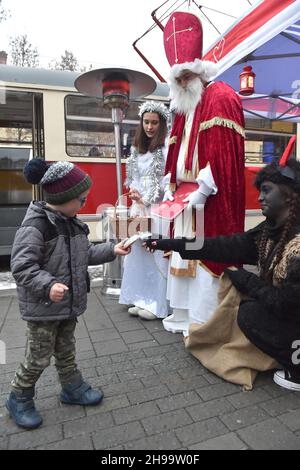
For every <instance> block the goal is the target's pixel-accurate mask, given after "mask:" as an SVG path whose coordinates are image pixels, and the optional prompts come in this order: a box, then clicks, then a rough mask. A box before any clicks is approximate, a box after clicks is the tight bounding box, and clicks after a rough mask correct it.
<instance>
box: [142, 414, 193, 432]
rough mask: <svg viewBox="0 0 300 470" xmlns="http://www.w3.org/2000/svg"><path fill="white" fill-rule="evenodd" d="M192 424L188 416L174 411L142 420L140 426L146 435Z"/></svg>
mask: <svg viewBox="0 0 300 470" xmlns="http://www.w3.org/2000/svg"><path fill="white" fill-rule="evenodd" d="M191 422H192V420H191V418H190V417H189V415H188V414H187V413H186V411H184V410H176V411H172V412H170V413H163V414H160V415H158V416H152V417H151V418H146V419H143V420H142V424H143V426H144V428H145V431H146V433H147V434H149V435H151V434H158V433H162V432H166V431H169V430H173V429H176V428H178V427H181V426H184V425H186V424H190V423H191Z"/></svg>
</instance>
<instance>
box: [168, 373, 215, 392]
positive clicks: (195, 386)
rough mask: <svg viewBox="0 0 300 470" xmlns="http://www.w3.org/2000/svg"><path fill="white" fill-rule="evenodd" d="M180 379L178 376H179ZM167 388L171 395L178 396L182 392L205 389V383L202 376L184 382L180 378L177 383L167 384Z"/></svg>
mask: <svg viewBox="0 0 300 470" xmlns="http://www.w3.org/2000/svg"><path fill="white" fill-rule="evenodd" d="M179 377H180V376H179ZM167 386H168V387H169V389H170V390H171V392H172V393H174V394H176V395H177V394H178V393H183V392H188V391H190V390H197V391H199V390H202V388H205V389H206V388H207V382H206V380H205V379H204V378H203V377H202V376H196V377H194V378H190V379H189V380H184V379H182V378H181V377H180V379H179V380H178V381H177V382H175V381H174V382H173V383H172V382H170V383H167Z"/></svg>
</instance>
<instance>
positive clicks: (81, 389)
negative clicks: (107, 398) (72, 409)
mask: <svg viewBox="0 0 300 470" xmlns="http://www.w3.org/2000/svg"><path fill="white" fill-rule="evenodd" d="M102 399H103V392H102V391H101V390H95V389H93V388H92V387H91V386H90V384H88V383H87V382H84V381H83V380H80V381H77V382H74V383H72V384H68V385H65V386H64V387H63V389H62V391H61V394H60V401H61V402H62V403H66V404H67V405H84V406H94V405H98V404H99V403H100V402H101V401H102Z"/></svg>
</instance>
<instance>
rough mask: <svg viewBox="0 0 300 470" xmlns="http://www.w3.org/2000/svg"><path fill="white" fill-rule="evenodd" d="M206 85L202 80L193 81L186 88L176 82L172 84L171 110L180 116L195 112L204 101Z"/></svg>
mask: <svg viewBox="0 0 300 470" xmlns="http://www.w3.org/2000/svg"><path fill="white" fill-rule="evenodd" d="M203 92H204V85H203V83H202V81H201V79H200V78H198V77H196V78H194V79H193V80H191V81H190V82H189V83H188V84H187V87H186V88H182V86H180V85H178V84H177V83H176V81H173V80H172V82H171V83H170V96H171V110H172V111H176V113H178V114H188V113H191V112H192V111H194V110H195V108H196V106H197V104H198V103H200V101H201V99H202V95H203Z"/></svg>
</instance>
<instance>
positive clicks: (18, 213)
mask: <svg viewBox="0 0 300 470" xmlns="http://www.w3.org/2000/svg"><path fill="white" fill-rule="evenodd" d="M78 75H79V73H74V72H69V71H51V70H43V69H30V68H18V67H12V66H8V65H0V78H1V81H0V255H8V254H10V250H11V246H12V242H13V239H14V235H15V232H16V230H17V228H18V226H19V225H20V223H21V221H22V219H23V217H24V215H25V212H26V209H27V207H28V204H29V202H30V201H31V200H32V198H33V197H34V198H39V197H41V194H39V193H38V190H37V188H35V189H34V191H33V190H32V186H31V185H29V184H27V183H26V182H25V180H24V178H23V173H22V170H23V167H24V165H25V163H26V162H27V161H28V159H30V158H32V157H36V156H40V157H43V158H45V160H46V161H49V162H53V161H58V160H66V161H70V162H74V163H75V164H77V165H78V166H79V167H80V168H82V169H83V170H84V171H85V172H87V173H88V174H89V175H90V176H91V178H92V180H93V186H92V188H91V192H90V195H89V198H88V201H87V204H86V205H85V206H84V208H83V209H82V210H81V212H80V214H79V216H80V217H81V218H82V219H83V220H84V221H85V222H87V223H88V224H89V227H90V231H91V235H90V238H91V240H92V241H97V240H99V229H98V228H99V219H100V217H99V214H98V213H97V209H98V208H99V206H101V205H103V204H110V205H114V204H115V202H116V199H117V185H116V164H115V160H116V159H115V144H114V129H113V124H112V120H111V112H110V110H108V109H105V108H104V106H103V101H102V99H98V98H92V97H87V96H83V95H81V94H80V93H79V92H78V91H77V90H76V89H75V87H74V82H75V79H76V78H77V77H78ZM168 94H169V90H168V85H167V84H166V83H157V87H156V90H155V92H154V93H153V94H152V95H151V96H148V97H147V98H145V99H152V100H159V101H162V102H164V103H166V104H168ZM140 104H141V102H138V101H131V102H130V105H129V108H128V109H127V110H126V112H125V116H124V120H123V122H122V129H121V133H122V137H121V138H122V157H123V158H122V163H123V165H122V167H123V175H124V173H125V165H124V163H125V161H126V158H127V157H128V155H129V152H130V147H131V144H132V141H133V137H134V133H135V129H136V126H137V124H138V122H139V118H138V108H139V106H140ZM246 123H247V124H246V167H247V165H257V164H263V157H264V155H263V153H264V148H266V144H265V142H269V148H270V146H272V149H273V150H272V152H273V153H277V154H280V153H281V152H282V151H283V149H284V148H285V146H286V145H287V142H288V140H289V138H290V136H291V135H292V134H295V133H296V132H297V130H296V124H294V123H290V122H280V123H279V122H278V123H277V122H272V121H266V120H263V119H261V120H260V119H247V120H246ZM270 142H272V145H271V144H270ZM252 180H253V174H252V173H250V172H247V171H246V181H247V191H246V199H247V205H246V228H249V227H250V226H253V225H255V224H256V223H257V221H258V219H259V217H260V210H259V206H258V203H257V192H256V190H255V189H254V188H252ZM100 231H101V230H100Z"/></svg>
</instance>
